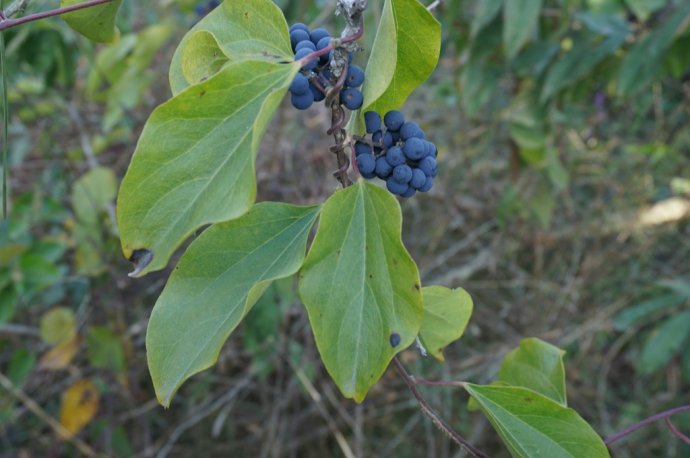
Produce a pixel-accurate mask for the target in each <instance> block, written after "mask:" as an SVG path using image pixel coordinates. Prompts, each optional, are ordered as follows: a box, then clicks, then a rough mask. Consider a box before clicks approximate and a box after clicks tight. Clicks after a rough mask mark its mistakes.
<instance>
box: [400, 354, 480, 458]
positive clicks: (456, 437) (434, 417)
mask: <svg viewBox="0 0 690 458" xmlns="http://www.w3.org/2000/svg"><path fill="white" fill-rule="evenodd" d="M393 363H394V364H395V368H396V369H397V370H398V373H399V374H400V376H401V377H402V378H403V380H404V381H405V383H406V384H407V387H408V388H409V389H410V391H411V392H412V395H413V396H414V397H415V399H416V400H417V402H418V403H419V406H420V407H421V409H422V412H424V414H425V415H426V416H428V417H429V418H430V419H431V421H432V422H433V423H434V425H436V427H437V428H438V429H440V430H441V431H443V432H444V433H446V435H447V436H448V437H449V438H450V439H451V440H453V442H455V443H456V444H458V445H459V446H460V447H461V448H462V449H463V450H465V451H466V452H467V453H469V454H470V455H472V456H474V457H475V458H489V455H487V454H486V453H484V452H482V451H481V450H479V449H477V448H475V447H474V446H473V445H472V444H470V443H469V442H467V441H466V440H465V439H464V438H463V437H462V436H461V435H460V434H458V432H457V431H455V430H454V429H453V428H452V427H451V426H450V425H449V424H448V423H447V422H446V421H445V420H444V419H443V418H442V417H441V416H440V415H439V414H438V412H436V411H435V410H434V409H433V408H432V407H431V406H430V405H429V403H428V402H427V401H426V399H424V397H423V396H422V394H421V393H420V392H419V390H418V389H417V381H416V379H415V378H414V377H412V376H411V375H410V374H408V373H407V371H406V370H405V367H404V366H403V365H402V363H401V362H400V360H399V359H398V357H397V356H395V357H393Z"/></svg>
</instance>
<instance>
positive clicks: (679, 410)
mask: <svg viewBox="0 0 690 458" xmlns="http://www.w3.org/2000/svg"><path fill="white" fill-rule="evenodd" d="M683 412H690V405H685V406H680V407H676V408H673V409H669V410H665V411H664V412H661V413H658V414H656V415H652V416H651V417H647V418H645V419H644V420H642V421H639V422H637V423H635V424H632V425H630V426H628V427H627V428H625V429H624V430H623V431H621V432H619V433H618V434H614V435H613V436H611V437H608V438H606V440H604V443H605V444H606V445H611V444H613V443H614V442H616V441H617V440H619V439H622V438H623V437H625V436H627V435H628V434H630V433H633V432H635V431H637V430H638V429H640V428H643V427H645V426H647V425H649V424H652V423H654V422H657V421H659V420H663V419H665V418H669V417H672V416H673V415H677V414H679V413H683Z"/></svg>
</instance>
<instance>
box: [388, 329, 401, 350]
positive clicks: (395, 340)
mask: <svg viewBox="0 0 690 458" xmlns="http://www.w3.org/2000/svg"><path fill="white" fill-rule="evenodd" d="M388 341H389V342H390V344H391V347H397V346H398V345H400V334H398V333H397V332H394V333H393V334H391V336H390V338H389V339H388Z"/></svg>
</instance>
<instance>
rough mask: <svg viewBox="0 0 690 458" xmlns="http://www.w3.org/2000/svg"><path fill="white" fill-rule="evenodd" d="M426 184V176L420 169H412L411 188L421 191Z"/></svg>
mask: <svg viewBox="0 0 690 458" xmlns="http://www.w3.org/2000/svg"><path fill="white" fill-rule="evenodd" d="M424 183H426V175H425V174H424V172H422V171H421V170H419V169H412V179H411V180H410V186H411V187H413V188H414V189H419V188H421V187H422V186H424Z"/></svg>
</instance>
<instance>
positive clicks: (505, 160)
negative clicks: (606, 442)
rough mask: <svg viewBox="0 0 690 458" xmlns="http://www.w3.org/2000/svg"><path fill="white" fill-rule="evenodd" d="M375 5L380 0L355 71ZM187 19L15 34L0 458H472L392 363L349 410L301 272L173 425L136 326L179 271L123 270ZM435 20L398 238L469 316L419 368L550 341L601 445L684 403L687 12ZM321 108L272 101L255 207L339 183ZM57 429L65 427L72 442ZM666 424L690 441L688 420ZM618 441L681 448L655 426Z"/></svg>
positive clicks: (457, 374)
mask: <svg viewBox="0 0 690 458" xmlns="http://www.w3.org/2000/svg"><path fill="white" fill-rule="evenodd" d="M5 3H7V2H5ZM277 3H278V4H279V5H280V6H281V7H282V8H283V9H284V11H285V12H286V15H287V17H288V20H289V21H290V22H297V21H301V22H306V23H308V24H310V25H312V26H316V25H320V26H321V25H323V26H326V27H328V28H329V29H330V30H331V31H333V32H336V31H339V30H341V29H342V23H341V22H340V21H338V20H337V19H336V18H334V17H333V10H334V4H335V2H334V1H333V0H318V1H306V0H283V1H277ZM382 3H383V0H370V7H369V17H368V21H367V22H368V27H367V30H368V34H367V35H366V37H365V39H364V40H363V41H362V45H363V47H364V48H365V51H364V52H363V53H361V55H360V56H358V57H357V58H356V63H358V64H359V65H362V66H364V65H365V64H366V56H367V49H368V44H371V42H372V41H373V35H374V30H375V26H376V21H377V20H378V17H379V15H380V11H381V7H382ZM30 5H31V10H42V9H47V8H49V7H55V6H57V2H56V1H44V0H35V1H33V2H31V3H30ZM196 6H198V5H197V4H196V2H195V1H191V0H190V1H186V0H180V1H175V0H156V1H149V2H134V1H125V2H124V6H123V11H122V14H121V19H120V21H119V26H120V29H121V32H122V37H121V39H120V40H119V41H118V42H117V43H115V44H113V45H109V46H95V45H93V44H91V43H89V42H88V41H86V40H84V39H82V38H80V37H78V36H77V35H76V34H75V33H73V32H72V31H70V30H69V28H68V27H67V26H66V25H65V24H64V23H62V22H61V21H59V20H57V19H52V20H47V21H43V22H40V23H34V24H31V25H27V26H22V27H19V28H16V29H13V30H12V31H10V32H7V33H6V42H7V48H6V55H7V62H8V65H9V74H10V77H9V81H8V83H9V100H10V104H11V106H10V111H11V119H10V163H11V167H10V169H9V176H10V197H11V212H10V217H9V219H8V220H5V221H2V222H1V223H0V374H2V375H1V381H2V384H1V385H2V387H1V388H0V457H2V458H5V457H60V456H77V455H79V454H80V453H81V452H79V451H78V446H79V441H81V443H82V444H88V446H89V447H91V448H93V449H94V450H97V451H99V452H102V453H104V454H107V455H108V456H117V457H130V456H141V457H149V456H151V457H152V456H157V457H165V456H237V457H241V456H247V457H256V456H261V457H274V456H296V457H297V456H299V457H324V456H346V455H347V453H349V452H352V453H353V454H354V455H356V456H376V457H386V456H396V457H420V456H428V457H459V456H464V455H463V453H462V452H460V451H458V450H457V449H456V448H455V446H454V445H453V444H451V443H450V441H448V440H447V439H446V438H445V437H444V436H442V434H440V433H439V432H438V431H437V430H436V429H435V428H434V426H433V425H432V424H431V423H430V422H429V421H428V420H427V419H426V417H424V416H423V415H422V414H421V413H420V411H419V409H418V406H417V404H416V402H415V401H414V399H413V398H412V397H411V395H410V393H409V392H408V391H407V390H406V387H405V385H404V383H403V381H402V380H401V379H399V378H398V377H397V376H396V374H395V372H394V371H390V372H389V373H388V374H386V376H384V378H383V379H382V381H381V382H380V383H379V384H378V385H377V386H376V387H375V388H374V389H373V390H372V392H371V394H370V395H369V397H368V398H367V399H366V401H365V402H364V403H363V404H361V405H359V406H357V405H355V404H354V403H353V402H351V401H347V400H344V399H342V397H341V396H340V395H339V393H338V392H337V389H336V388H335V386H334V385H333V384H332V383H331V381H330V380H329V378H328V376H327V374H326V373H325V371H324V369H323V367H322V365H321V363H320V360H319V358H318V354H317V352H316V349H315V346H314V342H313V337H312V335H311V331H310V330H309V327H308V321H307V318H306V314H305V311H304V309H303V308H302V306H301V305H300V303H299V300H298V298H297V296H296V294H295V288H294V282H293V280H286V281H280V282H277V283H276V284H275V285H274V286H273V287H272V288H271V289H270V290H269V291H268V292H267V294H266V295H265V296H264V297H263V298H262V299H261V301H260V302H259V304H258V305H257V306H256V307H255V308H254V310H253V311H252V313H251V314H250V316H249V317H248V318H247V319H246V320H245V322H244V323H243V324H242V325H241V326H240V329H239V330H238V331H237V332H235V333H234V334H233V336H232V337H231V338H230V340H229V341H228V343H227V345H226V346H225V348H224V350H223V352H222V354H221V355H220V359H219V363H218V364H217V366H216V367H214V368H213V369H211V370H208V371H206V372H204V373H203V374H200V375H198V376H195V377H194V378H192V379H191V380H190V381H189V382H188V383H187V384H185V386H184V387H183V388H182V390H181V391H180V393H179V394H178V395H177V397H176V398H175V400H174V402H173V404H172V406H171V408H170V409H169V410H164V409H162V408H161V407H159V406H158V404H157V403H156V401H155V397H154V394H153V389H152V386H151V383H150V380H149V375H148V372H147V368H146V354H145V348H144V335H145V330H146V323H147V317H148V315H149V313H150V310H151V307H152V306H153V304H154V302H155V300H156V297H157V295H158V293H159V292H160V291H161V289H162V287H163V285H164V281H165V278H166V276H167V273H165V272H164V273H160V274H153V275H149V276H147V277H146V278H143V279H137V280H132V279H129V278H128V277H127V275H126V273H127V272H128V271H129V269H130V266H129V265H128V263H127V262H126V261H125V260H123V259H122V256H121V254H120V251H119V244H118V240H117V228H116V225H115V221H114V205H115V196H116V192H117V187H118V183H119V180H120V179H121V178H122V176H123V174H124V171H125V170H126V167H127V164H128V162H129V159H130V157H131V154H132V152H133V150H134V146H135V144H136V140H137V138H138V135H139V133H140V132H141V129H142V127H143V124H144V122H145V120H146V119H147V117H148V114H149V113H150V112H151V110H152V109H153V108H154V107H155V106H156V105H157V104H159V103H161V102H163V101H165V100H166V99H167V98H168V97H169V87H168V83H167V65H168V63H169V60H170V57H171V55H172V51H173V50H174V48H175V45H176V43H177V42H179V39H180V38H181V36H182V35H183V34H184V33H185V31H186V30H188V28H189V27H190V26H192V25H193V24H194V22H195V21H196V20H197V17H196V15H195V12H194V10H195V7H196ZM434 14H436V15H437V17H438V18H439V20H440V21H441V22H442V23H443V30H444V32H443V50H442V55H441V60H440V63H439V66H438V69H437V71H436V72H435V74H434V76H433V77H432V79H431V80H430V81H428V82H427V83H426V84H425V85H424V86H423V87H422V88H420V90H418V91H417V92H416V93H415V94H414V95H413V97H412V98H411V99H410V100H409V101H408V103H407V104H406V106H405V107H404V112H405V113H406V115H407V116H408V117H410V118H414V119H415V120H416V121H418V122H419V123H420V124H421V125H422V127H423V128H424V129H425V130H426V132H427V133H428V135H429V136H430V137H432V138H433V141H434V142H436V143H437V144H438V145H439V149H440V155H441V156H440V157H441V162H440V178H439V179H438V180H437V183H438V184H437V185H436V186H435V187H434V190H433V191H432V192H431V193H430V194H429V195H424V196H420V197H417V198H415V199H411V200H409V201H405V202H403V210H404V213H405V223H404V234H403V235H404V239H405V241H406V244H407V246H408V247H409V249H410V251H411V253H412V255H413V257H414V258H415V259H416V260H417V261H418V263H419V266H420V269H421V272H422V277H423V280H424V281H425V283H429V284H431V283H435V284H443V285H446V286H451V287H457V286H462V287H465V288H466V289H467V290H468V291H469V292H470V293H471V295H472V296H473V298H474V301H475V314H474V316H473V318H472V321H471V324H470V326H469V328H468V332H467V334H466V335H465V337H464V338H463V339H462V340H461V341H459V342H457V343H456V344H454V345H452V346H451V347H450V348H448V349H447V351H446V360H447V362H446V364H445V365H439V364H437V363H435V362H434V361H432V360H430V359H429V358H424V357H422V356H420V355H419V354H418V352H417V351H416V350H414V349H410V350H408V351H406V352H404V353H403V355H402V358H403V361H404V362H405V363H406V365H407V366H408V369H409V370H410V371H411V372H412V373H413V374H417V375H420V376H423V377H425V378H427V379H447V380H469V381H475V382H488V381H490V380H491V379H492V378H493V377H494V375H495V374H496V371H497V369H498V364H499V363H500V361H501V359H502V357H503V355H504V354H505V353H506V352H507V351H509V350H510V349H512V348H513V347H515V346H516V345H517V344H518V342H519V341H520V339H521V338H523V337H527V336H537V337H540V338H542V339H544V340H547V341H549V342H551V343H553V344H555V345H558V346H560V347H562V348H564V349H566V350H567V352H568V353H567V359H566V368H567V375H568V395H569V399H570V402H571V405H572V406H573V407H574V408H575V409H577V410H578V411H579V412H580V413H581V414H582V415H583V416H584V417H585V418H586V419H587V420H588V421H590V422H591V423H592V424H593V425H594V427H595V429H596V430H597V431H598V432H599V433H600V434H602V435H603V436H606V435H610V434H612V433H614V432H616V431H618V430H620V429H622V428H623V427H624V426H626V425H628V424H630V423H632V422H635V421H637V420H639V419H641V418H643V417H645V416H647V415H651V414H653V413H656V412H658V411H661V410H663V409H665V408H669V407H673V406H677V405H680V404H687V403H688V402H689V400H690V397H689V396H690V352H688V351H687V348H688V346H689V345H690V306H689V305H690V221H689V220H690V2H688V1H687V0H676V1H672V0H544V1H542V0H533V1H526V2H525V1H517V0H505V4H504V1H503V0H446V1H443V2H440V5H439V6H438V7H437V8H436V9H435V11H434ZM322 108H323V107H321V108H313V109H311V110H309V111H307V112H296V111H295V110H293V109H291V108H290V107H289V103H286V104H285V105H284V107H282V108H281V110H280V111H279V113H278V115H277V116H276V119H275V120H274V122H273V124H272V126H271V128H270V130H269V133H268V134H267V136H266V137H265V139H264V142H263V147H262V151H261V154H260V156H259V163H258V166H257V170H258V172H257V173H258V177H259V200H282V201H288V202H293V203H311V202H318V201H321V200H323V199H324V198H325V197H326V196H328V195H329V194H330V193H331V192H333V190H335V189H336V185H337V183H336V181H335V180H334V179H333V178H331V176H330V172H331V171H332V170H333V169H335V167H336V165H335V161H334V158H333V157H331V156H332V155H331V154H330V153H329V152H328V146H329V138H328V136H326V135H325V130H326V129H327V127H328V126H327V123H328V119H329V118H328V115H327V113H325V112H324V111H323V109H322ZM173 265H174V264H173ZM423 391H424V394H425V395H426V396H427V398H428V399H429V401H430V402H431V403H432V404H433V405H434V406H436V407H437V408H438V409H439V410H440V411H441V412H442V413H443V415H444V416H445V418H447V419H448V421H449V422H450V423H451V424H452V425H453V426H454V427H455V428H457V429H458V430H459V431H460V432H461V433H462V434H463V435H464V436H465V437H467V438H468V439H469V440H470V442H472V443H474V444H476V445H477V446H478V447H479V448H480V449H483V450H485V451H487V452H489V453H490V454H491V455H492V456H497V457H506V456H508V454H507V453H506V452H505V451H502V450H501V446H500V444H499V443H498V441H497V440H496V436H495V434H494V432H493V431H492V430H491V427H490V425H488V423H487V422H486V421H485V420H484V419H483V418H482V417H481V415H480V414H478V413H469V412H468V411H467V410H466V401H467V399H466V395H465V394H464V393H463V392H461V390H454V389H450V388H428V389H424V390H423ZM51 418H52V419H55V420H57V421H60V422H62V424H63V425H64V426H65V427H67V429H68V430H70V431H71V432H73V433H74V434H75V435H74V436H73V437H72V438H67V439H66V438H58V435H57V434H56V432H55V425H54V424H51V421H50V420H51ZM674 421H675V423H676V425H677V426H678V427H679V428H680V429H683V430H684V431H690V415H685V416H679V417H677V418H676V419H675V420H674ZM613 450H614V452H615V456H621V457H652V456H654V457H683V456H690V446H688V445H686V444H683V443H682V442H681V441H678V440H676V439H675V438H674V437H673V436H672V435H671V434H670V433H669V432H668V430H667V429H666V427H665V426H664V424H663V423H660V424H656V425H653V426H650V427H648V428H646V429H644V430H642V431H639V432H637V433H635V434H634V435H632V436H630V437H629V438H627V439H625V440H624V441H622V442H621V443H619V444H616V445H615V447H614V448H613Z"/></svg>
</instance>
